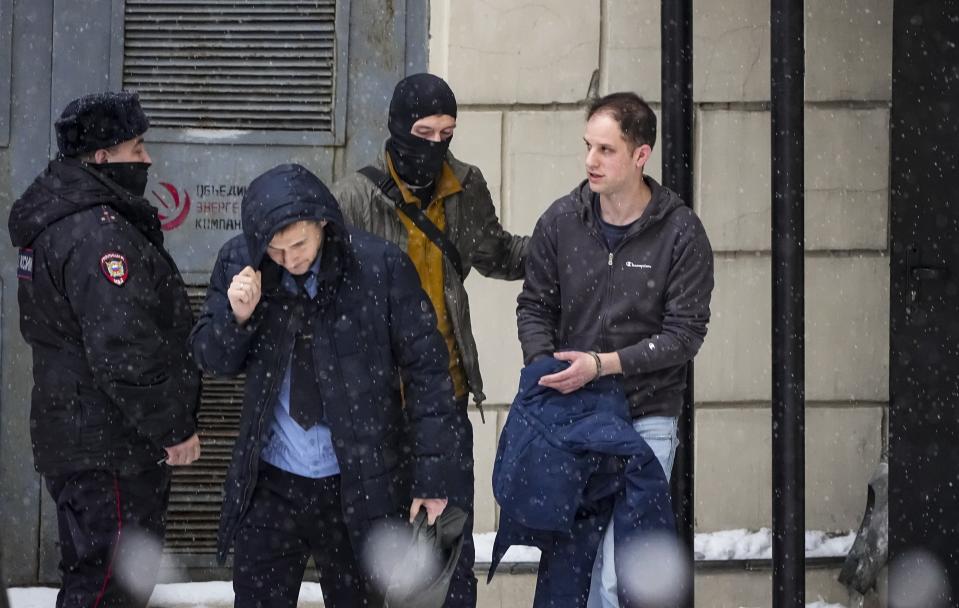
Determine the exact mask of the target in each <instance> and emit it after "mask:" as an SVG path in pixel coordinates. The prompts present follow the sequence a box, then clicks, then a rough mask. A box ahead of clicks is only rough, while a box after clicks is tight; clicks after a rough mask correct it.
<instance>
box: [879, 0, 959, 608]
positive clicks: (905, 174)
mask: <svg viewBox="0 0 959 608" xmlns="http://www.w3.org/2000/svg"><path fill="white" fill-rule="evenodd" d="M893 31H894V45H893V87H892V110H891V120H890V123H891V136H890V143H891V145H890V147H891V152H892V159H891V174H892V199H891V211H892V222H891V231H892V235H891V237H892V260H891V286H892V289H891V335H890V348H891V352H890V353H889V367H890V370H889V371H890V378H889V392H890V395H889V396H890V405H889V410H890V412H889V413H890V416H889V449H890V453H889V552H890V558H891V560H893V563H897V564H898V565H899V566H900V567H899V568H893V569H892V570H891V571H890V577H889V594H890V602H891V603H893V602H892V600H893V598H900V600H906V601H905V602H902V601H900V602H899V605H916V606H918V605H922V606H927V607H929V608H937V607H939V606H942V607H945V606H956V605H957V598H959V479H957V474H956V471H957V465H959V314H957V308H959V67H957V66H959V50H957V43H959V2H957V1H956V0H947V1H939V0H923V1H916V2H897V3H896V4H895V13H894V20H893ZM935 562H938V566H935V567H934V566H932V564H933V563H935ZM950 588H951V591H950Z"/></svg>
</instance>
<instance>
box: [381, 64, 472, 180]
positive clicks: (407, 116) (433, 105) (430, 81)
mask: <svg viewBox="0 0 959 608" xmlns="http://www.w3.org/2000/svg"><path fill="white" fill-rule="evenodd" d="M437 114H448V115H450V116H452V117H454V118H456V97H454V96H453V91H452V89H450V87H449V85H448V84H446V81H444V80H443V79H442V78H440V77H439V76H434V75H432V74H413V75H412V76H408V77H406V78H404V79H403V80H401V81H400V82H399V83H398V84H397V85H396V89H394V90H393V99H392V100H391V101H390V117H389V128H390V138H389V139H388V140H387V141H386V150H387V151H388V152H389V155H390V160H391V161H393V168H394V169H395V170H396V173H397V174H398V175H399V176H400V179H402V180H403V181H404V182H406V183H407V184H410V185H411V186H414V187H416V186H419V187H423V186H427V185H430V184H431V182H432V181H433V180H434V179H435V178H436V176H437V175H438V174H439V172H440V170H441V169H442V168H443V161H444V160H445V159H446V151H447V150H448V149H449V147H450V140H451V139H452V138H450V139H447V140H444V141H439V142H435V141H429V140H427V139H423V138H422V137H417V136H416V135H413V133H411V132H410V130H411V129H412V128H413V123H415V122H416V121H417V120H419V119H421V118H424V117H426V116H435V115H437Z"/></svg>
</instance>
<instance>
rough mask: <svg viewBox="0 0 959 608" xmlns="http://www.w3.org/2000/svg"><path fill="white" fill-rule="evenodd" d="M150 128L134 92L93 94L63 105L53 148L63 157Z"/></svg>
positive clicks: (120, 140)
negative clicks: (55, 146)
mask: <svg viewBox="0 0 959 608" xmlns="http://www.w3.org/2000/svg"><path fill="white" fill-rule="evenodd" d="M149 128H150V121H149V120H147V117H146V114H144V113H143V108H141V107H140V98H139V96H138V95H137V94H136V93H130V92H128V91H120V92H118V93H113V92H106V93H94V94H92V95H85V96H83V97H80V98H79V99H74V100H73V101H71V102H70V103H68V104H67V107H66V108H64V110H63V113H62V114H60V120H58V121H57V123H56V129H57V147H58V148H59V149H60V154H62V155H64V156H76V155H78V154H84V153H86V152H93V151H94V150H99V149H101V148H109V147H110V146H115V145H116V144H118V143H120V142H124V141H127V140H128V139H133V138H134V137H137V136H138V135H142V134H143V133H144V132H145V131H146V130H147V129H149Z"/></svg>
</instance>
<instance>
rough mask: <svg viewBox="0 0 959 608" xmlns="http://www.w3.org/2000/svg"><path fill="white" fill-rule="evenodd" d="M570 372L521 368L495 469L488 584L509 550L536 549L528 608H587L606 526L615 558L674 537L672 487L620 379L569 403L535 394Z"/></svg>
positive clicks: (560, 365)
mask: <svg viewBox="0 0 959 608" xmlns="http://www.w3.org/2000/svg"><path fill="white" fill-rule="evenodd" d="M568 365H569V364H568V363H565V362H562V361H559V360H556V359H551V358H544V359H541V360H539V361H536V362H534V363H531V364H530V365H528V366H527V367H526V368H524V369H523V372H522V374H521V376H520V385H519V392H518V393H517V395H516V398H515V400H514V401H513V406H512V409H510V413H509V417H508V418H507V420H506V426H505V427H504V428H503V433H502V435H501V436H500V441H499V446H498V448H497V452H496V462H495V464H494V465H493V494H494V496H495V497H496V500H497V502H498V503H499V505H500V508H501V513H500V525H499V530H498V531H497V533H496V540H495V542H494V545H493V558H492V563H491V565H490V571H489V579H492V577H493V574H494V572H495V570H496V567H497V565H498V564H499V562H500V560H501V559H502V557H503V555H504V554H505V553H506V550H507V549H508V548H509V547H510V545H529V546H534V547H539V548H540V549H541V550H542V551H543V556H542V558H541V559H540V565H539V576H538V578H537V584H536V597H535V600H534V604H533V605H534V607H546V606H563V607H564V608H570V607H573V606H585V605H586V598H587V597H588V594H589V582H590V574H591V571H592V566H593V560H594V559H595V557H596V551H597V549H598V548H599V544H600V541H601V539H602V536H603V532H604V531H605V528H606V526H607V525H608V523H609V521H610V519H612V520H613V521H614V522H615V529H614V535H615V542H616V554H617V557H618V556H619V554H620V550H621V548H625V547H630V546H635V544H634V543H637V542H642V539H643V537H644V535H647V534H649V533H654V532H655V533H662V532H663V531H669V532H672V531H674V530H675V521H674V519H673V512H672V506H671V503H670V494H669V482H668V481H667V479H666V475H665V474H664V473H663V469H662V467H661V466H660V464H659V461H658V460H657V459H656V457H655V455H654V454H653V451H652V450H651V449H650V447H649V445H647V443H646V441H644V440H643V438H642V437H641V436H640V435H639V433H637V432H636V430H635V429H633V426H632V423H631V420H630V417H629V404H628V402H627V401H626V397H625V395H624V393H623V389H622V385H621V381H620V379H619V377H618V376H605V377H603V378H600V379H598V380H595V381H593V382H590V383H589V384H587V385H586V386H584V387H583V388H581V389H580V390H578V391H576V392H574V393H570V394H568V395H563V394H562V393H560V392H558V391H556V390H553V389H550V388H546V387H543V386H540V384H539V379H540V378H541V377H542V376H544V375H547V374H552V373H555V372H558V371H561V370H563V369H566V368H567V367H568ZM624 559H628V558H626V557H625V556H624ZM624 559H617V560H616V562H617V564H616V565H617V571H619V570H621V568H620V567H621V566H624V565H625V563H624ZM620 578H621V580H622V577H620ZM620 596H621V605H623V606H628V605H629V601H628V598H625V597H624V596H623V593H622V592H620Z"/></svg>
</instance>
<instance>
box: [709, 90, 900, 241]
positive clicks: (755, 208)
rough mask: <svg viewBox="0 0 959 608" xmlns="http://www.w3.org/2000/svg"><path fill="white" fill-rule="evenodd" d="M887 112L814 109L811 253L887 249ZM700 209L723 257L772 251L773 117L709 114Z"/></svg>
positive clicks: (809, 148)
mask: <svg viewBox="0 0 959 608" xmlns="http://www.w3.org/2000/svg"><path fill="white" fill-rule="evenodd" d="M888 125H889V114H888V111H887V110H884V109H875V110H855V109H847V108H844V109H817V108H807V109H806V123H805V140H806V145H805V154H804V156H805V184H806V192H805V216H806V217H805V222H804V226H805V232H806V248H807V250H810V251H813V250H824V249H829V250H834V249H875V250H883V249H885V248H886V232H887V216H888V208H889V185H888V184H889V169H888V165H889V130H888ZM696 137H697V146H696V149H697V158H696V183H695V198H696V203H695V204H696V209H697V212H698V213H699V215H700V217H701V218H702V220H703V223H704V224H705V226H706V231H707V233H708V234H709V238H710V241H711V242H712V244H713V248H714V249H715V250H717V251H757V250H762V251H766V250H768V249H769V242H770V226H771V222H772V218H771V213H770V209H771V203H770V201H771V196H772V195H771V183H770V177H769V176H770V172H771V168H770V162H771V160H770V158H771V157H770V117H769V113H768V112H758V111H757V112H750V111H725V110H717V111H701V112H700V113H699V128H698V129H697V133H696Z"/></svg>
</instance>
